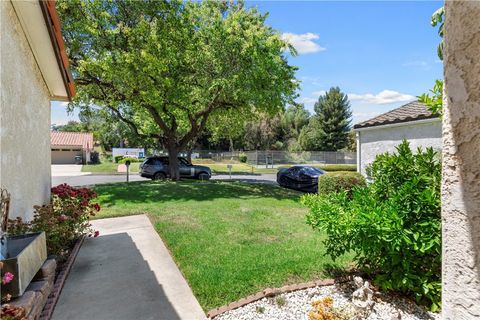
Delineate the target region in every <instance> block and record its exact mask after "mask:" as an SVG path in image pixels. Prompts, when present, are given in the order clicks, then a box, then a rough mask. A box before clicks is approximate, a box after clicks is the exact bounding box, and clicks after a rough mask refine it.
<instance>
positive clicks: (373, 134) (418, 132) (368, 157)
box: [357, 119, 442, 175]
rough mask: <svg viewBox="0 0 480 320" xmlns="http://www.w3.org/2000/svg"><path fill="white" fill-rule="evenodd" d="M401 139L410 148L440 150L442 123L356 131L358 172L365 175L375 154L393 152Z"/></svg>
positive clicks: (435, 121) (437, 121) (411, 123)
mask: <svg viewBox="0 0 480 320" xmlns="http://www.w3.org/2000/svg"><path fill="white" fill-rule="evenodd" d="M403 139H407V140H408V141H409V142H410V147H412V148H413V149H416V148H417V147H433V148H435V149H438V150H441V149H442V123H441V120H440V119H435V120H434V122H418V123H415V122H410V123H405V125H399V126H392V127H388V126H378V127H372V128H366V129H364V130H361V129H360V130H359V131H357V152H358V154H357V166H358V170H359V172H361V173H362V174H363V175H365V174H366V172H365V168H366V167H367V166H368V165H369V164H370V163H372V162H373V160H375V157H376V156H377V154H380V153H384V152H387V151H388V152H394V151H395V147H396V146H397V145H399V144H400V143H401V142H402V140H403Z"/></svg>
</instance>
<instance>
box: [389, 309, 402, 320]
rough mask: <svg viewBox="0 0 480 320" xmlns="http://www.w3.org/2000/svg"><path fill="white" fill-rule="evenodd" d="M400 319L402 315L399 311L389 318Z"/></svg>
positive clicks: (391, 319) (392, 319)
mask: <svg viewBox="0 0 480 320" xmlns="http://www.w3.org/2000/svg"><path fill="white" fill-rule="evenodd" d="M401 319H402V314H401V313H400V311H398V310H396V311H394V312H393V313H392V316H391V317H390V320H401Z"/></svg>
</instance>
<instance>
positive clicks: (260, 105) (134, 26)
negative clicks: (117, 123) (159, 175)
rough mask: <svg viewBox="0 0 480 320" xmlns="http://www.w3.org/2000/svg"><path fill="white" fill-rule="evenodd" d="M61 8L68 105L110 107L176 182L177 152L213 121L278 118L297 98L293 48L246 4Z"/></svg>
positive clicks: (77, 0)
mask: <svg viewBox="0 0 480 320" xmlns="http://www.w3.org/2000/svg"><path fill="white" fill-rule="evenodd" d="M57 8H58V11H59V13H60V15H61V17H62V23H63V31H64V37H65V42H66V45H67V51H68V55H69V58H70V61H71V68H72V72H73V75H74V78H75V83H76V85H77V91H78V94H77V97H76V98H75V101H74V104H73V105H74V106H77V107H80V108H81V109H84V110H85V109H88V108H90V107H91V106H92V105H95V106H97V107H100V108H103V109H104V110H108V111H109V112H110V113H111V114H112V116H114V117H115V118H116V119H119V120H121V121H123V122H124V123H125V124H127V125H128V126H129V128H130V129H131V130H132V131H133V132H134V133H135V134H136V135H137V136H139V137H142V138H146V139H156V140H157V141H158V142H159V143H160V144H162V145H163V146H164V147H166V148H167V150H168V151H169V156H170V164H171V166H170V167H171V172H170V174H171V177H172V178H173V179H176V178H178V165H177V154H178V152H179V151H181V150H182V149H184V148H185V147H186V146H187V144H188V143H190V142H191V141H193V140H194V139H196V138H197V137H198V136H199V135H200V134H202V133H203V132H204V131H205V129H206V128H207V126H209V125H210V126H214V125H215V122H214V123H212V122H211V120H212V119H221V117H222V116H223V117H225V116H226V114H227V113H228V114H231V115H232V117H237V119H240V120H243V119H248V118H249V117H251V116H252V114H255V113H259V112H262V113H267V114H275V113H277V112H278V111H279V110H281V109H282V108H283V107H284V106H285V105H286V104H287V103H289V102H291V101H292V99H293V98H294V97H295V92H296V89H297V81H295V71H296V68H295V67H293V66H290V65H289V64H288V62H287V59H286V56H285V51H286V50H288V49H289V48H290V47H289V46H288V44H287V43H286V42H285V41H284V40H282V39H281V36H280V34H279V32H277V31H276V30H274V29H272V28H271V27H270V26H268V25H266V24H265V18H266V16H265V15H262V14H260V13H259V12H258V11H257V10H256V9H247V8H245V6H244V4H243V2H215V1H204V2H188V1H186V2H182V1H133V0H132V1H127V0H118V1H102V0H93V1H88V2H86V1H81V0H74V1H67V0H63V1H58V2H57ZM290 49H291V48H290ZM209 121H210V122H209ZM240 122H241V121H240Z"/></svg>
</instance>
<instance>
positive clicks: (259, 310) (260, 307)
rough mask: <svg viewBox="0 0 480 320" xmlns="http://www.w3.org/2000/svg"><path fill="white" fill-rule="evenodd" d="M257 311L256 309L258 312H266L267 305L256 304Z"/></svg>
mask: <svg viewBox="0 0 480 320" xmlns="http://www.w3.org/2000/svg"><path fill="white" fill-rule="evenodd" d="M255 311H256V312H257V313H265V307H262V306H256V307H255Z"/></svg>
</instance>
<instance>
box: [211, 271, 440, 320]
mask: <svg viewBox="0 0 480 320" xmlns="http://www.w3.org/2000/svg"><path fill="white" fill-rule="evenodd" d="M357 282H358V283H359V284H360V280H359V279H357ZM360 287H364V283H363V279H362V282H361V286H360ZM267 293H269V294H271V293H272V291H271V289H270V291H268V292H267ZM281 297H282V298H284V299H285V301H284V302H285V303H284V304H283V303H282V306H279V305H278V304H277V303H275V299H276V298H275V297H273V298H272V297H264V298H262V299H260V300H257V301H254V302H252V303H249V304H247V305H244V306H242V307H240V308H237V309H234V310H231V309H228V310H229V311H226V312H224V311H225V309H223V308H221V309H223V310H219V309H216V310H215V311H221V312H212V313H210V314H209V315H208V316H209V317H210V319H211V318H212V317H213V318H214V320H273V319H275V320H305V319H308V313H309V312H310V311H311V310H312V302H314V301H318V300H321V299H323V298H325V297H331V298H332V299H333V307H334V308H336V309H337V310H345V312H346V314H347V315H349V316H351V318H352V319H356V320H359V319H361V320H426V319H428V320H439V319H440V318H441V315H440V314H433V313H429V312H427V311H425V310H424V309H423V308H422V307H419V306H418V305H416V304H415V303H413V302H412V301H408V300H404V299H401V298H398V297H394V296H388V295H384V294H381V293H380V294H379V295H378V296H375V298H376V301H377V302H376V303H375V304H374V305H373V307H372V308H371V309H360V308H357V307H355V306H354V305H353V303H352V301H351V298H350V297H351V288H350V287H349V286H342V285H330V286H318V287H311V288H307V289H303V290H298V291H293V292H289V293H282V294H281ZM393 316H395V318H394V317H393Z"/></svg>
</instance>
